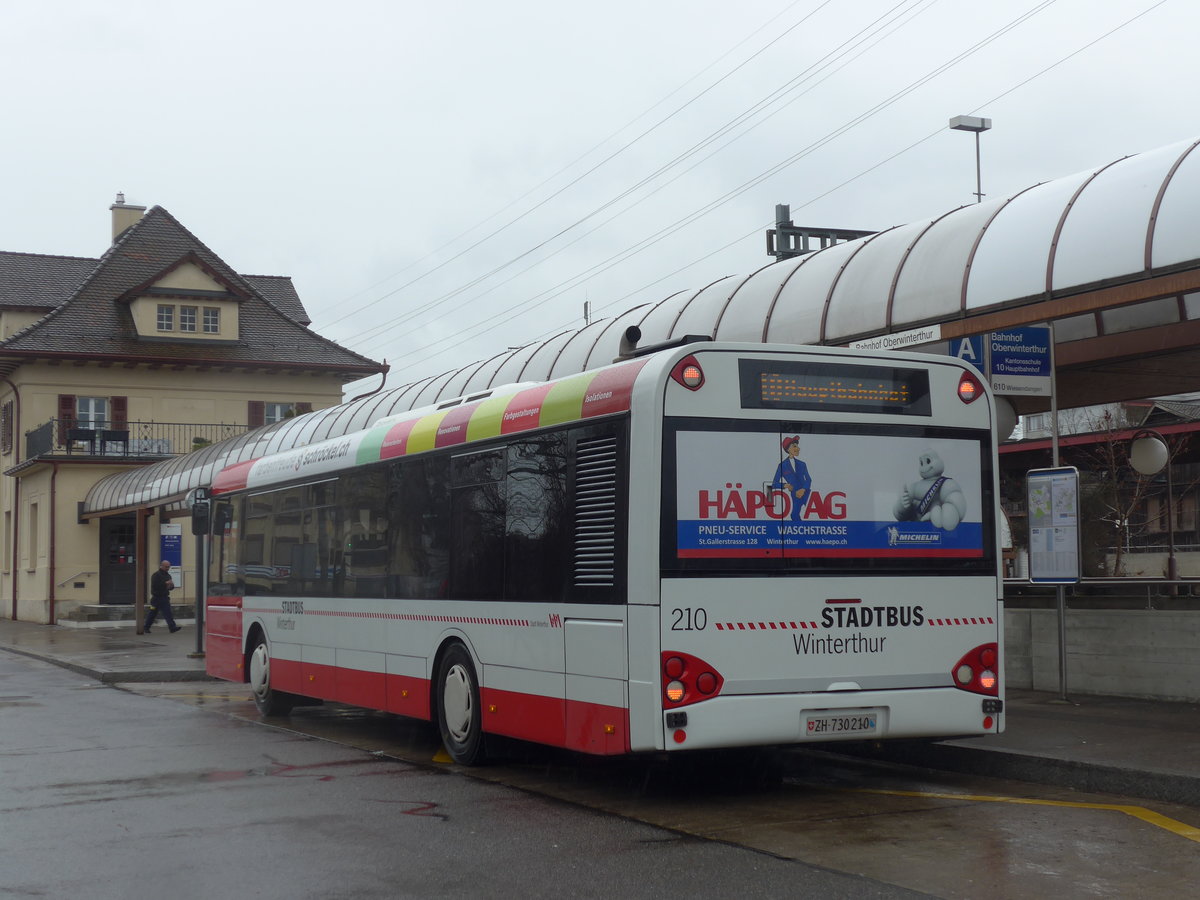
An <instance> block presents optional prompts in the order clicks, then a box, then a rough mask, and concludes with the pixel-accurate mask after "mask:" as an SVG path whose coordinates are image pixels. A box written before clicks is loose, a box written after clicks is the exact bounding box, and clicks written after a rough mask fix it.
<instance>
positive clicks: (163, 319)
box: [158, 303, 175, 331]
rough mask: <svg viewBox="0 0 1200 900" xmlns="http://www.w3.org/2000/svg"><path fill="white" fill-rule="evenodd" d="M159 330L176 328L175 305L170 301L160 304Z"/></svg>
mask: <svg viewBox="0 0 1200 900" xmlns="http://www.w3.org/2000/svg"><path fill="white" fill-rule="evenodd" d="M158 330H159V331H174V330H175V307H173V306H171V305H170V304H168V303H160V304H158Z"/></svg>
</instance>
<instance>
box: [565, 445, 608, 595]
mask: <svg viewBox="0 0 1200 900" xmlns="http://www.w3.org/2000/svg"><path fill="white" fill-rule="evenodd" d="M616 571H617V439H616V438H615V437H599V438H592V439H589V440H581V441H580V442H579V444H578V446H577V447H576V448H575V584H576V586H578V587H612V586H613V585H614V584H615V583H616Z"/></svg>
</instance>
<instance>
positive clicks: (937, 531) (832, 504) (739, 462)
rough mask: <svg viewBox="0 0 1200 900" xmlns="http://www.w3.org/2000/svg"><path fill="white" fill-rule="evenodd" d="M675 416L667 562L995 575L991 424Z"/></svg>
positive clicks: (671, 570) (669, 569)
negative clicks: (807, 421) (923, 424)
mask: <svg viewBox="0 0 1200 900" xmlns="http://www.w3.org/2000/svg"><path fill="white" fill-rule="evenodd" d="M676 422H677V425H676V427H675V428H672V429H669V431H668V440H667V442H666V444H665V446H664V449H665V459H664V472H663V475H664V480H663V500H664V507H663V535H662V541H663V547H662V562H663V570H664V574H682V575H686V574H689V573H694V572H712V573H720V572H726V573H729V574H738V573H757V574H769V573H772V572H775V573H783V572H787V571H793V570H814V571H822V572H830V571H853V572H864V571H866V572H879V573H883V572H896V571H914V570H920V571H923V572H932V571H939V572H963V571H979V572H984V571H987V572H993V573H994V567H995V550H994V547H993V545H994V542H995V535H994V528H993V525H992V515H993V513H992V510H993V503H994V499H993V497H992V474H991V467H990V465H989V459H990V456H989V452H988V451H989V448H990V438H989V435H988V433H987V432H981V431H976V430H964V429H949V428H926V427H916V428H914V427H910V426H879V427H868V426H850V425H841V426H832V425H825V426H817V425H813V424H802V423H796V422H778V423H767V422H754V423H750V422H740V423H737V422H734V423H718V422H714V421H712V420H707V421H704V420H676Z"/></svg>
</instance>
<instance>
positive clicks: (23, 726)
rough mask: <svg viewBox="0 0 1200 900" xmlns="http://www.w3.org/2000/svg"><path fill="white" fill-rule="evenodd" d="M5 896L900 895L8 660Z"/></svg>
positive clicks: (1, 659) (1, 679)
mask: <svg viewBox="0 0 1200 900" xmlns="http://www.w3.org/2000/svg"><path fill="white" fill-rule="evenodd" d="M0 723H2V728H0V822H2V823H3V825H2V828H0V897H50V898H73V900H74V898H89V900H104V898H114V900H115V898H121V900H128V898H131V897H136V898H141V897H170V898H172V900H185V898H192V897H195V898H201V897H203V898H206V900H211V898H213V897H233V896H239V897H267V898H273V897H281V898H282V897H288V898H297V897H312V898H342V897H345V898H375V897H380V898H383V897H389V898H390V897H484V896H490V897H564V896H575V897H608V898H612V897H650V896H655V897H663V896H694V897H731V896H740V895H745V894H747V893H749V892H750V891H753V892H756V893H762V894H769V895H774V896H801V897H805V896H809V897H905V896H914V895H912V894H910V893H909V892H907V891H904V890H901V889H898V888H894V887H891V886H888V885H883V884H878V883H875V882H874V881H872V880H871V879H868V878H862V877H858V876H852V875H844V874H839V873H836V872H828V871H822V870H821V869H819V868H816V867H813V866H808V865H804V864H801V863H797V862H794V861H789V860H782V859H776V858H773V857H771V856H769V855H766V854H762V853H757V852H754V851H750V850H746V849H743V848H740V847H736V846H732V845H728V844H724V843H719V842H713V841H707V840H700V839H692V838H689V837H688V836H686V835H681V834H679V833H676V832H672V831H667V830H663V829H661V828H656V827H652V826H649V825H646V824H643V823H640V822H635V821H630V820H628V819H624V818H621V817H618V816H612V815H605V814H602V813H599V812H596V811H593V810H590V809H587V808H583V807H579V806H576V805H572V804H567V803H562V802H559V801H557V800H554V799H551V798H547V797H544V796H538V795H535V794H531V793H529V792H526V791H522V790H517V789H514V788H510V787H506V786H503V785H500V784H495V783H490V782H487V781H480V780H477V779H473V778H468V777H463V776H462V775H461V774H457V773H454V772H452V771H449V770H444V769H438V768H433V767H429V766H417V765H412V764H408V763H405V762H402V761H398V760H396V759H392V758H388V757H386V756H383V755H380V754H374V753H370V752H365V751H363V750H359V749H354V748H352V747H347V746H342V745H339V744H337V743H332V742H329V741H325V740H319V739H315V738H312V737H308V736H306V735H301V734H297V733H294V732H290V731H286V730H282V729H277V728H269V727H262V726H260V725H257V724H254V723H251V722H247V721H245V720H242V719H240V718H236V717H229V716H222V715H213V714H212V713H210V712H208V711H206V710H205V709H203V708H197V707H196V706H193V705H189V704H182V703H178V702H172V701H171V700H169V699H161V698H154V697H146V696H141V695H137V694H132V693H128V692H125V691H120V690H115V689H113V688H110V687H103V686H100V685H98V684H97V683H95V682H91V681H89V680H87V679H85V678H83V677H81V676H78V675H75V674H72V673H70V672H66V671H64V670H61V669H57V668H54V667H52V666H49V665H47V664H45V663H40V662H37V661H32V660H28V659H24V658H20V657H16V656H12V655H8V654H0Z"/></svg>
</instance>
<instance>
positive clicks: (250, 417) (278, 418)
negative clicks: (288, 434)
mask: <svg viewBox="0 0 1200 900" xmlns="http://www.w3.org/2000/svg"><path fill="white" fill-rule="evenodd" d="M310 412H312V404H311V403H307V402H304V401H301V402H299V403H282V402H279V401H272V400H251V401H250V402H249V403H248V404H247V409H246V424H247V425H249V426H250V427H251V428H259V427H261V426H263V425H273V424H275V423H276V422H282V421H283V420H284V419H290V418H292V417H293V416H300V415H303V414H304V413H310Z"/></svg>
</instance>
